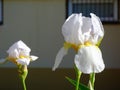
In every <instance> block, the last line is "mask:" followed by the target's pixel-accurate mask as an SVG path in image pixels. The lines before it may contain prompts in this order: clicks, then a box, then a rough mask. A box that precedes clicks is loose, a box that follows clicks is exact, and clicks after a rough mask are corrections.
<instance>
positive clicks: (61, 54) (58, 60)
mask: <svg viewBox="0 0 120 90" xmlns="http://www.w3.org/2000/svg"><path fill="white" fill-rule="evenodd" d="M67 52H68V49H66V48H64V47H62V48H61V49H60V50H59V52H58V54H57V56H56V59H55V64H54V67H53V69H52V70H53V71H54V70H55V69H56V68H57V67H58V66H59V64H60V63H61V61H62V59H63V57H64V56H65V55H66V54H67Z"/></svg>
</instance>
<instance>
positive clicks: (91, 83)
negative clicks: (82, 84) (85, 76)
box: [89, 73, 95, 90]
mask: <svg viewBox="0 0 120 90" xmlns="http://www.w3.org/2000/svg"><path fill="white" fill-rule="evenodd" d="M94 83H95V73H91V74H90V80H89V87H90V90H94Z"/></svg>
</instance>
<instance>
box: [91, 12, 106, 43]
mask: <svg viewBox="0 0 120 90" xmlns="http://www.w3.org/2000/svg"><path fill="white" fill-rule="evenodd" d="M90 15H91V21H92V26H93V29H92V31H91V36H92V38H91V39H92V41H93V42H94V43H95V44H96V43H97V42H98V41H99V40H100V39H101V38H103V36H104V28H103V25H102V23H101V21H100V19H99V17H97V16H96V15H95V14H93V13H91V14H90Z"/></svg>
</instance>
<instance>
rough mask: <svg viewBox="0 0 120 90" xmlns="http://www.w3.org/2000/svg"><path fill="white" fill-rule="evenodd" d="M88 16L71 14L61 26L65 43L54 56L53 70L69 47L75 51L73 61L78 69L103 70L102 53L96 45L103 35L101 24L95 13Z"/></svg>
mask: <svg viewBox="0 0 120 90" xmlns="http://www.w3.org/2000/svg"><path fill="white" fill-rule="evenodd" d="M90 16H91V18H90V17H85V16H82V14H81V13H80V14H72V15H71V16H70V17H68V19H67V20H66V21H65V23H64V24H63V26H62V34H63V36H64V39H65V43H64V47H62V48H61V49H60V51H59V52H58V54H57V56H56V59H55V64H54V67H53V70H55V69H56V68H57V67H58V66H59V64H60V63H61V61H62V59H63V57H64V56H65V55H66V54H67V52H68V49H69V48H70V47H72V48H74V49H75V50H76V51H77V54H76V55H75V58H74V62H75V65H76V67H77V68H78V69H79V70H80V71H82V72H83V73H86V74H90V73H99V72H101V71H103V70H104V68H105V65H104V62H103V58H102V53H101V51H100V49H99V48H98V46H97V44H98V43H99V42H100V41H101V40H102V38H103V36H104V29H103V25H102V23H101V21H100V19H99V17H97V16H96V15H95V14H93V13H91V14H90Z"/></svg>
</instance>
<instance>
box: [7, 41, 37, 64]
mask: <svg viewBox="0 0 120 90" xmlns="http://www.w3.org/2000/svg"><path fill="white" fill-rule="evenodd" d="M30 51H31V49H30V48H29V47H28V46H27V45H26V44H24V42H23V41H21V40H20V41H18V42H16V43H14V44H13V45H12V46H11V47H10V48H9V49H8V51H7V53H8V58H7V59H8V60H10V61H12V62H14V63H16V64H21V65H29V63H30V61H35V60H36V59H38V57H37V56H33V55H30Z"/></svg>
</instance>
